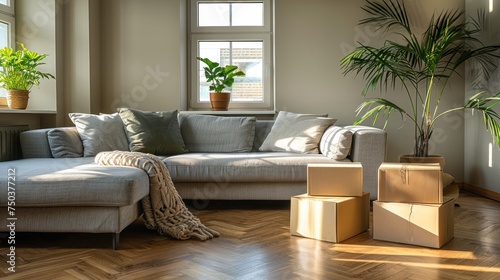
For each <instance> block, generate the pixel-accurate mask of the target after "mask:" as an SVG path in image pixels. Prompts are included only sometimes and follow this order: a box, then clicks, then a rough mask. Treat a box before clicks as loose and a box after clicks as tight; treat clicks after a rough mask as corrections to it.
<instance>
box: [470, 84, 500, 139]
mask: <svg viewBox="0 0 500 280" xmlns="http://www.w3.org/2000/svg"><path fill="white" fill-rule="evenodd" d="M498 104H500V92H499V93H497V94H494V95H491V94H490V93H489V92H487V91H481V92H479V93H477V94H475V95H473V96H472V97H470V98H469V99H468V100H467V102H465V105H464V108H466V109H474V110H478V111H480V112H481V113H482V114H483V120H484V124H485V126H486V130H488V131H489V132H490V133H491V137H492V139H493V141H494V142H496V144H497V146H498V148H499V149H500V123H499V122H500V114H498V113H497V111H495V107H496V106H497V105H498Z"/></svg>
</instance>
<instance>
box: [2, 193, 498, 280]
mask: <svg viewBox="0 0 500 280" xmlns="http://www.w3.org/2000/svg"><path fill="white" fill-rule="evenodd" d="M457 203H458V204H459V205H460V207H455V237H454V238H453V239H452V240H451V241H450V242H448V243H447V244H446V245H445V246H443V248H441V249H431V248H424V247H418V246H412V245H405V244H397V243H391V242H383V241H378V240H373V239H372V231H371V230H369V231H366V232H364V233H361V234H359V235H357V236H354V237H352V238H350V239H348V240H346V241H344V242H342V243H337V244H335V243H328V242H323V241H318V240H314V239H308V238H301V237H296V236H290V234H289V222H290V221H289V219H290V203H289V201H285V202H270V201H266V202H218V201H213V202H212V201H211V202H209V205H208V207H206V208H205V209H194V208H192V207H191V209H192V211H193V213H194V214H195V215H197V216H198V217H199V218H200V220H201V221H202V222H203V223H204V224H205V225H207V226H209V227H211V228H213V229H215V230H217V231H219V232H220V233H221V236H220V237H219V238H216V239H213V240H208V241H199V240H186V241H178V240H173V239H172V238H169V237H166V236H160V235H157V234H156V232H154V231H150V230H147V229H145V227H144V225H143V223H142V221H141V220H140V219H138V220H137V221H135V222H134V223H133V224H132V225H130V226H129V227H127V228H126V229H125V230H124V231H123V232H122V234H121V238H120V239H121V244H120V245H121V246H120V248H121V249H120V250H112V249H111V248H110V238H111V237H110V235H102V234H75V233H72V234H64V233H17V234H16V245H17V247H16V272H15V273H12V272H10V271H8V270H7V268H8V266H7V256H6V253H5V252H6V250H5V248H6V247H7V244H6V242H5V240H2V241H1V243H0V246H1V249H2V250H1V252H2V254H1V255H0V278H2V279H148V280H149V279H370V280H378V279H458V280H469V279H485V280H493V279H500V238H499V237H500V218H499V217H500V203H499V202H497V201H493V200H490V199H487V198H484V197H480V196H477V195H474V194H471V193H467V192H462V193H461V195H460V198H459V199H458V200H457ZM188 205H189V202H188ZM370 228H372V226H370Z"/></svg>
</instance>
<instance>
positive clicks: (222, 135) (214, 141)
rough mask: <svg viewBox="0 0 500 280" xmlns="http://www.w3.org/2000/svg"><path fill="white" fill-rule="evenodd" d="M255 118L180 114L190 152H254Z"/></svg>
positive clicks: (183, 135)
mask: <svg viewBox="0 0 500 280" xmlns="http://www.w3.org/2000/svg"><path fill="white" fill-rule="evenodd" d="M255 122H256V119H255V117H218V116H210V115H193V114H180V115H179V123H180V127H181V133H182V137H183V138H184V142H185V143H186V146H187V148H188V150H189V152H193V153H196V152H215V153H235V152H250V151H251V150H252V145H253V140H254V136H255Z"/></svg>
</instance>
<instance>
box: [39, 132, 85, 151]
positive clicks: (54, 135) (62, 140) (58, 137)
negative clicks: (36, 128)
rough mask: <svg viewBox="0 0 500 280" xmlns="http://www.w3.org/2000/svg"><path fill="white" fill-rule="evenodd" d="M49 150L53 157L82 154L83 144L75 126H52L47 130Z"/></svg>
mask: <svg viewBox="0 0 500 280" xmlns="http://www.w3.org/2000/svg"><path fill="white" fill-rule="evenodd" d="M47 139H48V141H49V147H50V152H51V153H52V157H54V158H76V157H82V156H83V144H82V140H81V139H80V134H79V133H78V130H77V129H76V127H60V128H54V129H51V130H49V132H47Z"/></svg>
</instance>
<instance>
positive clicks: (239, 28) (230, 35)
mask: <svg viewBox="0 0 500 280" xmlns="http://www.w3.org/2000/svg"><path fill="white" fill-rule="evenodd" d="M271 2H272V0H254V1H234V0H233V1H225V0H217V1H210V0H191V1H190V5H191V6H190V15H191V16H190V17H191V20H190V30H191V31H190V44H189V46H190V57H189V61H190V69H191V71H190V72H189V73H190V75H189V76H190V87H189V89H190V90H189V91H190V96H189V107H190V108H189V109H191V110H202V109H207V108H210V102H209V89H208V83H207V82H205V81H206V79H205V77H204V72H203V66H204V64H203V63H202V62H200V61H198V60H197V59H196V57H197V56H201V57H207V58H209V59H210V60H212V61H216V62H219V63H220V64H221V65H236V66H238V67H239V68H240V69H241V70H242V71H243V72H245V74H246V75H245V77H238V78H236V79H235V83H234V84H233V87H232V88H231V89H228V90H230V91H231V105H230V109H242V110H274V98H273V86H272V84H273V75H272V69H273V65H272V61H273V59H272V55H273V52H272V44H273V42H272V28H271V22H272V20H271V10H272V7H271V4H272V3H271Z"/></svg>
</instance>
